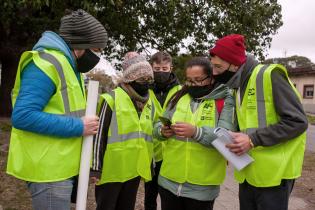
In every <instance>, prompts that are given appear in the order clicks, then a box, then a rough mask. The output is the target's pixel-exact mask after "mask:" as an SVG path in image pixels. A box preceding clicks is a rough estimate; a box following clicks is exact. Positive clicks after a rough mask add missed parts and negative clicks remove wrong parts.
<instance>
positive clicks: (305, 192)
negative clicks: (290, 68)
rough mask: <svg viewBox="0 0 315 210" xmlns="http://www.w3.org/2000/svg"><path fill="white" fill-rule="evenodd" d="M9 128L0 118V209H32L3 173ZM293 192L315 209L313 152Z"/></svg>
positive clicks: (140, 202)
mask: <svg viewBox="0 0 315 210" xmlns="http://www.w3.org/2000/svg"><path fill="white" fill-rule="evenodd" d="M10 130H11V126H10V121H9V120H8V119H1V118H0V210H2V209H3V210H30V209H32V208H31V201H30V195H29V193H28V191H27V190H26V186H25V182H23V181H20V180H18V179H15V178H13V177H11V176H8V175H7V174H6V173H5V168H6V159H7V154H8V152H7V151H8V142H9V134H10ZM293 194H294V195H295V196H297V197H300V198H302V199H303V200H304V201H305V202H306V203H307V204H308V207H309V208H310V209H315V153H312V152H306V153H305V161H304V166H303V173H302V177H300V178H299V179H298V180H297V181H296V184H295V188H294V191H293ZM143 197H144V190H143V183H141V185H140V187H139V191H138V197H137V203H136V208H135V209H136V210H142V209H143ZM73 209H74V208H73ZM87 209H89V210H93V209H95V203H94V192H93V186H92V185H90V188H89V198H88V208H87Z"/></svg>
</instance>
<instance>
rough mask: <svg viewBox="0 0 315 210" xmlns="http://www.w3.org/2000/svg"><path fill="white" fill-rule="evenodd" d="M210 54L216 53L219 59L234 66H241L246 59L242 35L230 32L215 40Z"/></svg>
mask: <svg viewBox="0 0 315 210" xmlns="http://www.w3.org/2000/svg"><path fill="white" fill-rule="evenodd" d="M210 55H212V56H214V55H217V56H218V57H220V58H221V59H223V60H225V61H226V62H228V63H231V64H234V65H235V66H241V65H242V64H243V63H245V61H246V55H245V44H244V36H243V35H239V34H230V35H227V36H225V37H223V38H221V39H219V40H217V41H216V43H215V46H214V48H212V49H210Z"/></svg>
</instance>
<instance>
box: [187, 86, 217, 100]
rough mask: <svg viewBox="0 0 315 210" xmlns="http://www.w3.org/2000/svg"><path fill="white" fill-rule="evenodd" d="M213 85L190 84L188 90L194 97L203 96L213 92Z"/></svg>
mask: <svg viewBox="0 0 315 210" xmlns="http://www.w3.org/2000/svg"><path fill="white" fill-rule="evenodd" d="M211 90H212V88H211V85H203V86H188V89H187V92H188V94H189V95H190V96H191V97H193V98H201V97H203V96H205V95H208V94H209V93H210V92H211Z"/></svg>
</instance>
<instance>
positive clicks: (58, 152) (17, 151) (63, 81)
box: [7, 50, 86, 182]
mask: <svg viewBox="0 0 315 210" xmlns="http://www.w3.org/2000/svg"><path fill="white" fill-rule="evenodd" d="M31 61H33V62H34V63H35V65H36V66H37V67H38V68H39V69H40V70H41V71H43V72H44V73H45V74H46V75H47V76H48V77H49V78H50V79H51V80H52V81H53V83H54V84H55V86H56V93H55V94H54V95H53V96H52V97H51V99H50V100H49V102H48V104H47V105H46V107H45V108H44V110H43V112H46V113H51V114H59V115H67V116H74V117H81V116H83V115H84V113H85V106H86V96H85V90H84V83H83V79H82V77H81V85H80V83H79V82H78V79H77V77H76V75H75V72H74V70H73V69H72V66H71V65H70V63H69V61H68V60H67V58H66V57H65V56H64V54H63V53H61V52H59V51H56V50H45V51H42V52H38V51H28V52H24V53H23V55H22V57H21V59H20V62H19V66H18V71H17V75H16V80H15V84H14V89H13V95H12V104H13V105H14V104H15V101H16V98H17V96H18V94H19V90H20V85H21V81H20V77H21V73H22V71H23V69H24V67H25V66H26V65H27V64H28V63H29V62H31ZM81 87H82V88H83V90H82V89H81ZM81 143H82V137H70V138H61V137H55V136H48V135H42V134H38V133H33V132H28V131H24V130H19V129H16V128H14V127H13V128H12V132H11V139H10V148H9V157H8V165H7V173H8V174H11V175H13V176H15V177H17V178H19V179H23V180H26V181H31V182H54V181H60V180H64V179H67V178H70V177H73V176H76V175H78V173H79V164H80V155H81Z"/></svg>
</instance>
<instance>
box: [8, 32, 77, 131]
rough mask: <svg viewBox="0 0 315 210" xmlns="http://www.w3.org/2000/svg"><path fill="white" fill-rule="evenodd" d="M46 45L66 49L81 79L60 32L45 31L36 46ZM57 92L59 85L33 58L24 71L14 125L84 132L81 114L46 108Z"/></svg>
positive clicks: (20, 127)
mask: <svg viewBox="0 0 315 210" xmlns="http://www.w3.org/2000/svg"><path fill="white" fill-rule="evenodd" d="M44 49H54V50H58V51H61V52H63V53H64V55H65V56H66V57H67V59H68V60H69V62H70V64H71V66H72V67H73V69H74V71H75V73H76V75H77V78H78V81H80V73H79V72H77V71H76V63H75V60H74V58H73V56H72V54H71V50H70V48H69V47H68V45H67V44H66V42H65V41H64V40H63V39H62V38H61V37H60V36H59V35H58V34H56V33H54V32H52V31H46V32H44V33H43V34H42V37H41V38H40V39H39V41H38V42H37V43H36V44H35V46H34V47H33V50H37V51H42V50H44ZM80 84H81V83H80ZM55 92H56V86H55V84H54V83H53V81H52V80H51V79H50V78H49V77H48V76H47V75H46V74H45V73H44V72H42V71H41V70H40V69H39V68H38V67H37V66H36V65H35V63H34V62H33V61H32V62H30V63H29V64H28V65H27V66H26V67H25V68H24V69H23V71H22V74H21V88H20V91H19V95H18V96H17V99H16V102H15V105H14V107H13V113H12V125H13V127H15V128H17V129H20V130H26V131H30V132H34V133H40V134H44V135H52V136H59V137H73V136H81V135H82V134H83V122H82V120H81V119H80V118H75V117H68V116H62V115H56V114H49V113H45V112H43V109H44V108H45V106H46V105H47V104H48V102H49V100H50V98H51V97H52V95H53V94H54V93H55Z"/></svg>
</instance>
